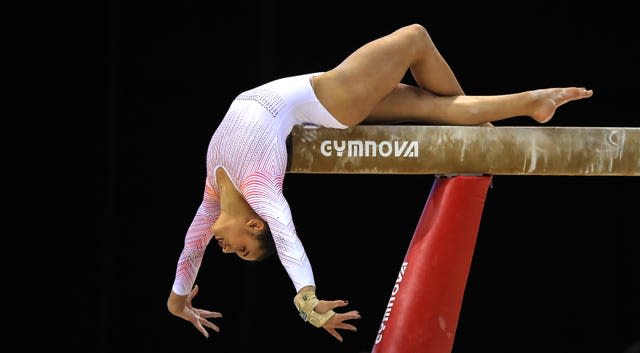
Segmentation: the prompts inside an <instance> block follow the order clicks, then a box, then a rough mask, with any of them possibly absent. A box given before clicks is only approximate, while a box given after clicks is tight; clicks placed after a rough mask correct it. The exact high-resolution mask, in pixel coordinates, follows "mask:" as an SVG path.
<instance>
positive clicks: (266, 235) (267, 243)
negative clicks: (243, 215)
mask: <svg viewBox="0 0 640 353" xmlns="http://www.w3.org/2000/svg"><path fill="white" fill-rule="evenodd" d="M263 222H264V230H263V231H262V233H260V234H258V235H257V240H258V242H259V243H260V250H262V255H261V256H260V257H259V258H257V259H256V261H262V260H265V259H268V258H269V257H271V256H273V254H275V253H276V243H275V242H274V241H273V235H272V234H271V228H269V224H268V223H267V222H266V221H263Z"/></svg>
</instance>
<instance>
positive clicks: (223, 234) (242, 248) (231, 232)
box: [213, 223, 263, 261]
mask: <svg viewBox="0 0 640 353" xmlns="http://www.w3.org/2000/svg"><path fill="white" fill-rule="evenodd" d="M254 229H255V228H252V227H251V224H248V223H247V224H236V225H227V226H224V227H216V225H215V224H214V225H213V231H214V234H215V238H216V241H217V242H218V245H219V246H220V248H221V249H222V252H223V253H225V254H236V255H237V256H238V257H239V258H241V259H243V260H247V261H255V260H257V259H259V258H260V257H261V256H262V253H263V250H262V248H261V244H260V242H259V241H258V239H257V237H256V235H255V234H254Z"/></svg>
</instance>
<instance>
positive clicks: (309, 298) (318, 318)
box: [293, 287, 335, 327]
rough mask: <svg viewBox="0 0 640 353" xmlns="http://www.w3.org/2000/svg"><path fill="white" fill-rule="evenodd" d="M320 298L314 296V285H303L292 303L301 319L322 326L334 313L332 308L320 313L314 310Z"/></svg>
mask: <svg viewBox="0 0 640 353" xmlns="http://www.w3.org/2000/svg"><path fill="white" fill-rule="evenodd" d="M319 302H320V300H318V298H317V297H316V292H315V288H314V287H308V288H307V287H305V288H303V289H301V290H300V292H298V294H296V296H295V297H294V298H293V303H294V304H295V306H296V308H297V309H298V313H299V314H300V317H301V318H302V320H304V321H307V322H308V323H310V324H312V325H313V326H315V327H322V325H324V324H325V323H326V322H327V321H328V320H329V319H330V318H331V317H332V316H333V315H334V314H335V312H334V311H333V310H329V311H327V312H326V313H324V314H320V313H318V312H317V311H315V310H314V308H315V307H316V306H317V305H318V303H319Z"/></svg>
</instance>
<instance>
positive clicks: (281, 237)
mask: <svg viewBox="0 0 640 353" xmlns="http://www.w3.org/2000/svg"><path fill="white" fill-rule="evenodd" d="M314 75H317V73H312V74H305V75H299V76H291V77H286V78H282V79H278V80H275V81H271V82H268V83H266V84H264V85H261V86H259V87H257V88H254V89H251V90H249V91H245V92H243V93H241V94H240V95H238V96H237V97H236V98H235V100H234V101H233V102H232V103H231V105H230V107H229V110H228V111H227V114H226V115H225V116H224V118H223V120H222V121H221V123H220V125H219V126H218V128H217V129H216V131H215V133H214V134H213V136H212V138H211V142H210V143H209V148H208V150H207V176H206V180H205V186H204V195H203V199H202V203H201V204H200V206H199V207H198V210H197V212H196V214H195V216H194V218H193V221H192V222H191V225H190V226H189V228H188V230H187V234H186V236H185V241H184V248H183V250H182V252H181V253H180V258H179V260H178V265H177V269H176V276H175V280H174V283H173V288H172V289H173V291H174V292H175V293H176V294H179V295H186V294H188V293H189V292H190V291H191V289H192V287H193V285H194V283H195V279H196V275H197V273H198V269H199V268H200V264H201V263H202V257H203V255H204V253H205V248H206V246H207V244H208V243H209V241H210V240H211V239H212V238H213V233H212V231H211V226H212V225H213V223H214V222H215V221H216V219H217V218H218V216H219V215H220V198H219V194H218V185H217V184H216V178H215V171H216V169H217V168H219V167H222V168H224V169H225V171H226V172H227V174H228V175H229V177H230V178H231V180H232V181H233V182H234V184H235V185H236V186H237V188H238V189H239V190H240V192H241V193H242V195H243V196H244V197H245V199H246V201H247V202H248V203H249V205H250V206H251V207H252V208H253V210H254V211H255V212H256V213H257V214H258V215H259V216H260V217H262V218H263V219H264V220H265V221H266V222H267V223H268V224H269V228H270V229H271V233H272V235H273V238H274V242H275V244H276V250H277V253H278V257H279V259H280V262H281V263H282V265H283V266H284V268H285V269H286V271H287V273H288V275H289V277H290V278H291V280H292V282H293V285H294V287H295V289H296V292H297V291H299V290H300V288H302V287H304V286H307V285H315V281H314V277H313V271H312V268H311V264H310V263H309V259H308V258H307V255H306V252H305V250H304V247H303V246H302V243H301V241H300V239H299V238H298V236H297V234H296V229H295V226H294V223H293V220H292V217H291V210H290V209H289V204H288V203H287V200H286V199H285V198H284V195H283V194H282V185H283V184H282V183H283V179H284V175H285V172H286V166H287V146H286V139H287V137H288V136H289V134H290V133H291V130H292V129H293V126H294V125H299V124H310V125H316V126H325V127H331V128H339V129H344V128H346V127H347V126H345V125H343V124H341V123H340V122H338V121H337V120H336V119H335V118H334V117H333V116H332V115H331V114H330V113H329V112H328V111H327V110H326V109H325V108H324V107H323V106H322V104H321V103H320V102H319V101H318V99H317V97H316V96H315V94H314V92H313V88H312V87H311V82H310V78H311V77H312V76H314Z"/></svg>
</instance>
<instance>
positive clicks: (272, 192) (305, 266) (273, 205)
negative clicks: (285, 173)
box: [241, 172, 315, 292]
mask: <svg viewBox="0 0 640 353" xmlns="http://www.w3.org/2000/svg"><path fill="white" fill-rule="evenodd" d="M282 182H283V179H282V176H281V175H280V174H277V173H276V174H271V173H268V172H256V173H253V174H252V175H251V177H249V178H247V180H246V183H245V185H242V186H241V188H242V189H244V190H245V197H246V199H247V202H248V203H249V204H250V205H251V207H252V208H253V209H254V210H255V211H256V213H258V214H259V215H260V216H261V217H262V218H263V219H265V220H266V221H267V223H268V224H269V228H270V230H271V234H272V236H273V240H274V242H275V244H276V250H277V252H278V257H279V259H280V262H281V263H282V265H283V267H284V268H285V270H286V271H287V274H288V275H289V278H290V279H291V281H292V282H293V285H294V287H295V289H296V292H298V291H300V289H301V288H302V287H304V286H308V285H312V286H315V280H314V277H313V271H312V267H311V263H310V262H309V258H308V257H307V253H306V251H305V249H304V247H303V245H302V242H301V241H300V238H299V237H298V235H297V233H296V229H295V226H294V223H293V217H292V215H291V209H290V207H289V203H288V202H287V200H286V199H285V197H284V195H283V194H282Z"/></svg>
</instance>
